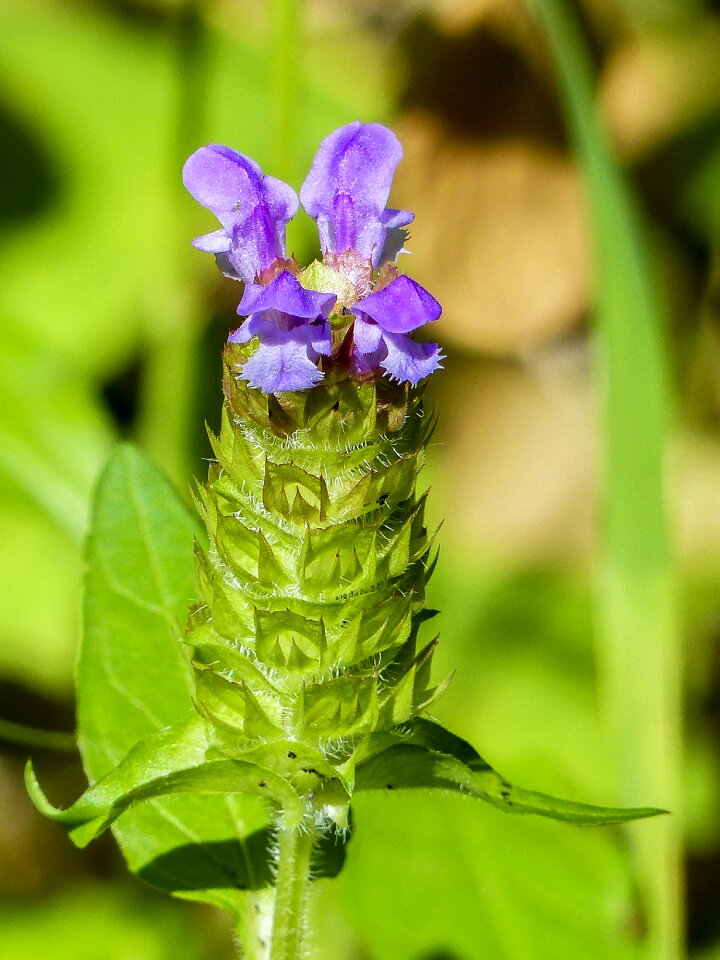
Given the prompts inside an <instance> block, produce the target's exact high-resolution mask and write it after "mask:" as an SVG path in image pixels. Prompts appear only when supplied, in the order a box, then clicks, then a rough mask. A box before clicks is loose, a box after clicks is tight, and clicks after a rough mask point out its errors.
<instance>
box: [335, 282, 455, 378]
mask: <svg viewBox="0 0 720 960" xmlns="http://www.w3.org/2000/svg"><path fill="white" fill-rule="evenodd" d="M352 312H353V313H354V314H355V326H354V331H353V352H352V365H353V368H354V370H355V371H356V372H358V373H366V372H369V371H372V370H377V368H378V367H381V368H382V369H383V370H384V371H385V372H386V373H387V374H388V376H390V377H391V378H394V379H396V380H401V381H408V382H409V383H412V384H416V383H417V382H418V381H419V380H422V379H423V377H427V376H429V374H431V373H433V371H434V370H437V369H438V367H439V366H440V361H441V360H442V355H441V353H440V348H439V347H438V345H437V344H436V343H417V342H416V341H415V340H413V339H412V338H411V337H409V336H408V333H410V331H412V330H416V329H417V328H418V327H421V326H423V325H424V324H426V323H429V322H431V321H433V320H437V319H438V317H439V316H440V314H441V313H442V307H441V306H440V304H439V303H438V302H437V300H436V299H435V297H433V296H431V294H429V293H428V292H427V290H425V288H424V287H421V286H420V284H419V283H416V282H415V281H414V280H411V279H410V277H406V276H400V277H396V278H395V279H394V280H393V281H392V282H391V283H390V284H388V286H386V287H383V288H382V289H380V290H376V291H375V292H374V293H371V294H369V295H368V296H367V297H364V298H363V299H362V300H359V301H358V302H357V303H356V304H355V306H353V307H352Z"/></svg>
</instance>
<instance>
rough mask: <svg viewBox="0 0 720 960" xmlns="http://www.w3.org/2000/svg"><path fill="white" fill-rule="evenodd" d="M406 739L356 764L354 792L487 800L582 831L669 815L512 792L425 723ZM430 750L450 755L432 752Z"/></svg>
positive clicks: (454, 740) (460, 744) (461, 744)
mask: <svg viewBox="0 0 720 960" xmlns="http://www.w3.org/2000/svg"><path fill="white" fill-rule="evenodd" d="M404 739H405V742H403V743H396V744H394V745H393V746H390V747H387V748H386V749H384V750H382V751H381V752H379V753H377V754H375V755H374V756H372V757H371V758H370V759H368V760H365V761H364V762H363V763H361V764H359V765H358V767H357V773H356V779H355V791H356V792H357V791H361V790H408V789H417V788H434V789H440V790H445V791H453V792H457V793H463V794H466V795H468V796H471V797H476V798H477V799H479V800H485V801H486V802H487V803H490V804H492V805H493V806H495V807H498V808H500V809H501V810H504V811H506V812H507V813H534V814H536V815H537V816H540V817H549V818H550V819H551V820H564V821H566V822H568V823H576V824H581V825H584V826H591V825H601V824H609V823H624V822H626V821H628V820H639V819H643V818H645V817H653V816H655V815H657V814H660V813H665V812H667V811H664V810H656V809H654V808H651V807H633V808H623V807H601V806H594V805H592V804H587V803H576V802H574V801H571V800H561V799H559V798H557V797H550V796H548V795H547V794H544V793H536V792H534V791H532V790H524V789H523V788H522V787H515V786H513V785H512V784H511V783H509V782H508V781H507V780H505V778H504V777H502V776H501V775H500V774H499V773H497V771H495V770H493V769H492V767H491V766H490V765H489V764H488V763H486V761H485V760H483V759H482V757H480V756H479V755H478V754H477V753H476V752H475V751H474V750H473V748H472V747H471V746H470V745H469V744H468V743H465V741H464V740H461V739H460V738H459V737H456V736H455V735H454V734H451V733H450V732H449V731H447V730H444V729H443V728H442V727H439V726H438V725H437V724H434V723H432V722H430V721H427V720H425V721H420V722H419V723H417V724H416V725H414V729H412V732H411V733H410V734H409V736H407V737H406V738H404ZM423 741H424V742H423ZM426 744H427V745H426ZM434 745H439V746H441V747H442V748H444V749H447V750H449V751H452V752H447V753H446V752H441V751H440V750H437V749H432V746H434Z"/></svg>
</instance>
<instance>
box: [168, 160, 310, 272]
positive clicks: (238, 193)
mask: <svg viewBox="0 0 720 960" xmlns="http://www.w3.org/2000/svg"><path fill="white" fill-rule="evenodd" d="M183 182H184V184H185V186H186V188H187V189H188V191H189V192H190V193H191V194H192V196H193V197H194V198H195V199H196V200H197V201H198V202H199V203H201V204H202V205H203V206H205V207H207V208H208V209H209V210H212V212H213V213H214V214H215V216H216V217H217V218H218V220H219V221H220V223H221V224H222V225H223V228H224V232H225V234H226V236H227V237H228V238H229V240H230V247H229V249H228V248H225V249H224V250H211V252H212V253H227V255H228V261H229V264H230V265H231V267H232V268H233V269H234V270H235V271H236V272H237V274H238V275H239V276H240V277H242V278H243V279H244V280H247V281H252V280H254V279H255V277H256V276H257V274H258V273H259V272H260V270H262V269H264V268H265V267H267V266H269V265H270V264H271V263H273V262H274V261H275V260H276V259H277V258H278V257H284V255H285V227H286V226H287V223H288V221H289V220H291V219H292V217H293V216H294V215H295V213H296V212H297V208H298V198H297V195H296V193H295V191H294V190H293V189H292V188H291V187H289V186H288V185H287V184H286V183H283V182H282V180H276V179H275V178H274V177H264V176H263V174H262V171H261V170H260V167H259V166H258V165H257V164H256V163H255V162H254V161H253V160H251V159H250V158H249V157H246V156H244V155H243V154H241V153H237V152H236V151H235V150H231V149H230V148H229V147H222V146H219V145H218V144H211V145H210V146H207V147H201V148H200V149H199V150H196V151H195V153H193V154H192V156H190V157H189V158H188V160H187V161H186V163H185V166H184V168H183ZM199 239H203V238H199ZM208 242H210V241H208ZM218 242H219V241H218ZM200 249H205V247H201V248H200Z"/></svg>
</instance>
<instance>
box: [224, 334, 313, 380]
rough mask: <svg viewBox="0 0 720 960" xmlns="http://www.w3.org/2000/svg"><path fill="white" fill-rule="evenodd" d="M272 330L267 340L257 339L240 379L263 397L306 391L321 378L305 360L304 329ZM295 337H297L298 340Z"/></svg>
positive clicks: (306, 354)
mask: <svg viewBox="0 0 720 960" xmlns="http://www.w3.org/2000/svg"><path fill="white" fill-rule="evenodd" d="M269 326H272V327H273V330H272V332H271V333H270V332H269V331H268V334H269V335H268V337H267V338H266V337H265V335H262V336H261V340H260V346H259V347H258V348H257V350H256V352H255V353H254V354H253V355H252V356H251V357H250V359H249V360H247V361H246V362H245V363H244V364H243V367H242V370H241V371H240V377H241V378H242V379H243V380H247V381H248V383H249V384H250V386H251V387H256V388H257V389H258V390H262V391H263V393H283V392H285V391H288V390H307V389H309V388H310V387H313V386H315V384H316V383H319V381H320V380H322V378H323V374H322V372H321V371H320V370H318V368H317V367H316V365H315V364H314V363H313V361H312V360H311V359H310V357H309V356H308V344H307V335H306V334H304V332H303V331H304V330H305V329H306V328H303V327H300V328H298V329H296V330H280V329H279V328H278V327H275V326H274V325H272V324H270V325H269ZM298 334H300V335H299V336H298Z"/></svg>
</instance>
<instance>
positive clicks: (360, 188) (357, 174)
mask: <svg viewBox="0 0 720 960" xmlns="http://www.w3.org/2000/svg"><path fill="white" fill-rule="evenodd" d="M401 157H402V147H401V146H400V141H399V140H398V139H397V137H396V136H395V134H394V133H392V132H391V131H390V130H388V129H387V127H383V126H382V125H381V124H379V123H368V124H363V123H360V121H355V122H354V123H349V124H347V126H344V127H341V128H340V129H339V130H335V131H334V132H333V133H331V134H330V135H329V136H327V137H326V138H325V139H324V140H323V142H322V143H321V144H320V148H319V150H318V152H317V154H316V156H315V160H314V161H313V165H312V167H311V169H310V173H309V174H308V175H307V177H306V179H305V182H304V183H303V185H302V187H301V189H300V199H301V201H302V205H303V207H304V208H305V210H306V211H307V212H308V213H309V214H310V216H311V217H314V218H315V219H316V220H317V223H318V231H319V233H320V242H321V245H322V248H323V252H324V253H325V252H329V253H342V252H343V251H345V250H348V249H352V250H356V251H357V252H358V253H360V254H361V255H362V256H364V257H367V258H369V259H372V262H373V265H374V266H377V265H378V263H379V262H380V258H381V256H382V253H383V248H384V246H385V237H386V234H387V231H388V229H392V227H389V226H388V225H387V224H385V222H384V219H383V215H384V211H385V204H386V203H387V199H388V195H389V193H390V185H391V183H392V178H393V175H394V173H395V168H396V167H397V165H398V163H399V162H400V158H401ZM407 222H409V221H407Z"/></svg>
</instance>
